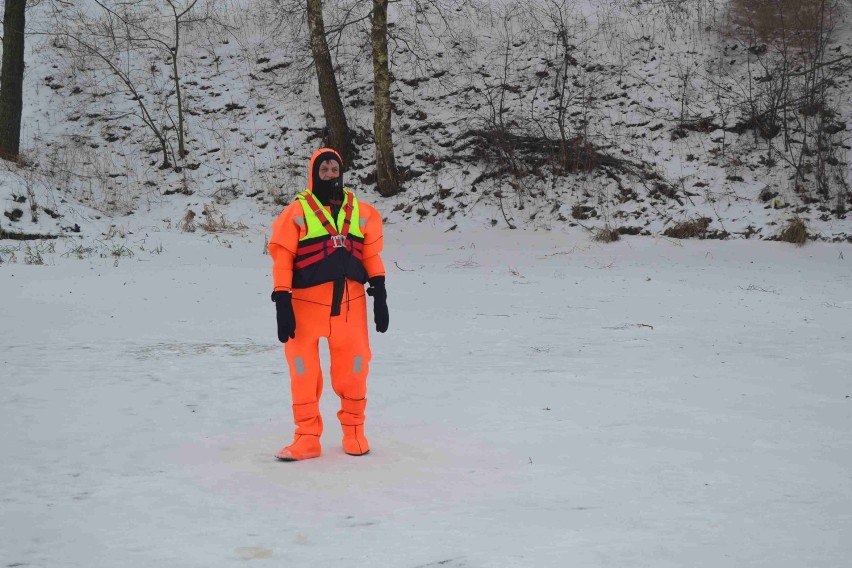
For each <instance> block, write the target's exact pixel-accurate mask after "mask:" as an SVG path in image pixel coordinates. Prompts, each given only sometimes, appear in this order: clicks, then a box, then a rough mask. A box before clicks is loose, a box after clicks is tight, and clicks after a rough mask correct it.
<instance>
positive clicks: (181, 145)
mask: <svg viewBox="0 0 852 568" xmlns="http://www.w3.org/2000/svg"><path fill="white" fill-rule="evenodd" d="M166 2H168V3H169V6H170V7H171V9H172V14H173V16H174V26H175V31H174V36H173V37H174V42H173V43H172V45H171V46H169V55H170V58H171V61H172V72H173V73H174V77H173V78H174V82H175V99H177V115H178V123H177V137H178V156H180V157H181V158H183V157H184V156H186V154H187V151H186V143H185V141H184V136H185V130H184V118H183V96H182V95H181V92H180V71H179V70H178V52H179V51H180V29H181V26H182V25H185V24H187V23H189V22H190V21H191V20H188V19H187V18H186V15H187V14H189V12H190V11H191V10H192V9H193V8H194V7H195V4H196V3H197V2H198V0H191V2H189V4H188V5H187V6H186V7H185V8H183V9H182V10H181V9H180V8H179V7H178V5H177V2H175V1H174V0H166Z"/></svg>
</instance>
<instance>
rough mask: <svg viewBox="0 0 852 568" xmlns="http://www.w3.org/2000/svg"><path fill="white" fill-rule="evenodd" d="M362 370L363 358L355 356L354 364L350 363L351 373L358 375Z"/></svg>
mask: <svg viewBox="0 0 852 568" xmlns="http://www.w3.org/2000/svg"><path fill="white" fill-rule="evenodd" d="M363 368H364V358H363V357H361V356H360V355H356V356H355V362H354V363H352V372H353V373H360V372H361V369H363Z"/></svg>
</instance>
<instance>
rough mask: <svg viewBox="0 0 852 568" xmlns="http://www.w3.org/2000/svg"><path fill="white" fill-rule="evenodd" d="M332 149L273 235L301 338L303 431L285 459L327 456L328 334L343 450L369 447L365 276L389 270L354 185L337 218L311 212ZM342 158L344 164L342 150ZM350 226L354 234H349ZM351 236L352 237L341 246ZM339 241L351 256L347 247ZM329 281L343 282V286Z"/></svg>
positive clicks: (293, 374) (293, 357) (292, 352)
mask: <svg viewBox="0 0 852 568" xmlns="http://www.w3.org/2000/svg"><path fill="white" fill-rule="evenodd" d="M328 152H333V153H334V154H335V155H337V153H336V152H334V151H333V150H329V149H327V148H323V149H320V150H317V151H316V152H315V153H314V155H313V156H312V157H311V162H310V166H309V168H308V189H307V191H306V192H303V194H300V197H301V198H302V199H300V198H297V199H296V200H294V202H293V203H291V204H290V205H289V206H288V207H287V208H286V209H284V211H283V212H282V213H281V214H280V215H279V216H278V218H277V219H276V220H275V222H274V223H273V225H272V237H271V238H270V240H269V253H270V255H271V256H272V261H273V268H272V277H273V284H274V291H275V292H279V291H280V292H288V291H292V304H293V312H294V314H295V320H296V330H295V337H294V338H293V339H290V340H289V341H287V342H286V343H285V344H284V354H285V356H286V358H287V364H288V366H289V370H290V392H291V396H292V403H293V419H294V422H295V424H296V432H295V436H294V439H293V443H292V444H290V445H288V446H286V447H284V448H283V449H282V450H280V451H279V452H278V453H277V454H276V457H278V458H279V459H282V460H288V461H289V460H300V459H307V458H312V457H318V456H319V455H320V453H321V446H320V436H321V434H322V432H323V421H322V416H321V415H320V407H319V401H320V396H321V395H322V389H323V375H322V369H320V357H319V339H320V338H321V337H325V338H326V339H327V340H328V346H329V352H330V355H331V369H330V372H331V386H332V388H333V389H334V392H335V394H337V396H339V397H340V400H341V406H340V411H339V412H338V413H337V417H338V419H339V420H340V424H341V427H342V429H343V449H344V451H345V452H346V453H348V454H352V455H362V454H365V453H367V452H368V451H369V444H368V442H367V439H366V437H365V436H364V409H365V407H366V405H367V398H366V397H367V373H368V371H369V365H370V358H371V352H370V342H369V337H368V331H367V300H366V295H365V289H364V281H366V279H367V278H373V277H376V276H384V274H385V268H384V263H383V262H382V259H381V256H380V255H379V253H380V252H381V251H382V246H383V240H382V218H381V216H380V215H379V213H378V212H377V211H376V210H375V209H374V208H373V207H371V206H370V205H367V204H366V203H362V202H358V201H357V200H356V199H355V196H354V194H352V193H351V192H349V191H348V190H346V195H347V197H346V201H345V204H344V207H342V208H341V211H340V214H339V216H338V219H336V220H334V219H331V208H330V207H328V206H326V207H325V211H327V212H328V213H329V215H328V216H327V217H326V218H325V219H323V213H322V211H317V210H314V211H313V213H312V211H311V210H310V206H316V207H317V208H321V207H322V205H320V204H319V201H317V200H316V199H315V197H314V196H313V195H307V194H309V193H312V192H313V187H314V179H313V178H314V175H315V172H316V168H315V164H314V161H315V160H316V159H317V158H318V157H319V156H320V154H323V153H326V155H328V154H327V153H328ZM337 159H338V161H339V162H340V163H341V164H342V160H340V157H339V155H337ZM353 203H356V204H357V205H356V211H357V213H353V212H352V211H351V209H352V208H351V205H352V204H353ZM344 210H345V211H344ZM317 213H318V214H317ZM355 215H357V219H355V218H354V216H355ZM318 220H319V222H321V223H322V224H323V226H324V227H325V228H324V229H322V231H325V230H326V229H328V232H327V233H325V234H324V236H320V237H317V236H316V235H315V234H314V235H312V234H311V233H312V232H313V233H316V231H317V227H318V226H319V225H317V221H318ZM328 221H332V222H333V223H334V224H333V225H331V224H329V223H328ZM350 222H351V223H352V225H353V226H352V228H351V229H350V228H349V227H348V225H349V223H350ZM347 230H348V231H349V236H347V235H346V234H345V231H347ZM336 231H339V236H338V237H331V238H329V235H328V233H332V234H333V233H334V232H336ZM356 233H360V235H362V237H363V238H361V237H360V236H356ZM341 236H342V237H343V239H341ZM335 239H338V240H337V241H335ZM344 240H345V241H347V242H346V243H345V246H342V245H341V243H342V242H343V241H344ZM338 246H341V248H343V249H346V250H348V251H349V253H348V254H347V252H346V251H345V250H344V251H340V250H339V249H338ZM303 251H308V252H307V253H303ZM332 253H333V254H339V255H342V256H346V261H345V262H348V263H350V264H349V267H350V269H348V270H346V269H344V272H345V274H344V275H341V272H340V270H339V268H338V267H339V266H342V265H341V263H340V262H337V261H336V260H335V257H332V256H329V254H332ZM358 257H360V258H358ZM328 278H332V279H333V280H337V283H335V282H334V281H333V280H327V279H328ZM323 280H327V281H323ZM359 280H362V281H359Z"/></svg>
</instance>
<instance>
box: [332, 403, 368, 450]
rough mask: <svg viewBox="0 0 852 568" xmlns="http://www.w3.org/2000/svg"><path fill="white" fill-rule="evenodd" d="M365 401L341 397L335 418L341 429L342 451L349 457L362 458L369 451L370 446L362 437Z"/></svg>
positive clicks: (365, 438)
mask: <svg viewBox="0 0 852 568" xmlns="http://www.w3.org/2000/svg"><path fill="white" fill-rule="evenodd" d="M366 406H367V399H366V398H362V399H360V400H352V399H350V398H345V397H342V398H341V399H340V411H339V412H338V413H337V418H338V419H339V420H340V426H341V427H342V428H343V451H344V452H346V453H347V454H349V455H350V456H363V455H364V454H366V453H367V452H369V451H370V444H369V442H367V437H366V436H364V408H366Z"/></svg>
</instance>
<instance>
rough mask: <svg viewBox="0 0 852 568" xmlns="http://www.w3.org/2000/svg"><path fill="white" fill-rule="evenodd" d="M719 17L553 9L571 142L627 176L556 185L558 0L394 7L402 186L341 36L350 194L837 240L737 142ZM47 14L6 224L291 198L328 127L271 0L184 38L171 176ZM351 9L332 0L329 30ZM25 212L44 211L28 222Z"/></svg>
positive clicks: (390, 204) (478, 213) (237, 206)
mask: <svg viewBox="0 0 852 568" xmlns="http://www.w3.org/2000/svg"><path fill="white" fill-rule="evenodd" d="M81 5H84V4H81ZM728 5H729V3H728V2H716V1H713V0H694V1H691V2H686V3H678V4H677V6H675V5H674V4H669V3H663V4H659V5H656V4H645V3H635V2H625V1H622V0H607V1H605V2H577V3H571V4H564V5H559V6H561V7H562V8H561V9H562V10H564V15H565V18H566V21H567V22H568V28H567V32H568V33H569V34H570V38H569V39H570V42H571V43H570V44H571V45H572V46H573V50H572V52H571V58H572V60H573V61H574V62H575V64H574V65H573V66H572V67H571V68H570V76H571V81H572V82H573V85H574V86H573V87H572V89H571V93H572V96H573V97H574V98H573V99H572V102H571V103H570V104H569V106H568V108H567V111H568V113H569V121H568V128H569V130H570V133H572V134H573V133H580V134H582V135H583V136H584V137H586V139H587V140H588V141H589V142H590V143H591V144H593V145H594V146H595V148H597V150H598V151H599V152H601V153H602V155H605V156H607V157H609V158H610V159H612V160H618V161H621V162H623V168H621V169H619V168H610V169H599V170H596V171H593V172H589V173H582V172H581V173H576V174H570V175H567V176H566V175H554V171H553V166H552V163H551V162H552V160H550V161H548V160H546V159H544V158H547V156H546V155H544V157H542V154H539V153H537V151H538V150H536V148H537V147H539V146H541V141H540V140H538V139H537V138H536V137H537V136H542V135H546V136H547V137H548V138H549V139H551V140H553V139H554V138H555V137H556V136H557V132H556V131H555V123H554V122H553V104H554V103H553V99H552V96H551V95H549V93H550V91H551V90H552V88H553V81H554V79H555V76H556V74H557V68H558V64H559V62H560V59H559V58H560V57H561V55H560V53H559V52H558V50H557V49H556V48H555V46H554V41H555V40H554V37H555V36H554V28H553V23H552V21H551V20H550V17H551V16H552V15H553V11H554V10H555V9H556V7H557V5H556V4H554V5H553V6H550V5H548V4H546V3H533V4H528V5H527V4H524V5H520V4H511V3H509V4H505V5H504V4H500V3H495V4H484V5H469V4H460V5H457V6H456V5H447V6H444V10H445V11H444V13H443V17H442V16H439V15H438V14H436V13H435V12H434V9H433V8H429V9H427V10H425V11H423V10H421V11H418V10H414V9H413V8H412V6H410V5H409V4H400V5H398V6H395V7H394V9H393V10H392V13H391V23H392V24H393V25H392V29H393V33H394V38H395V41H393V42H392V45H391V47H392V49H393V54H392V62H393V65H394V68H393V73H394V78H395V82H394V87H393V89H394V91H393V97H394V103H395V114H394V128H395V133H394V135H395V142H396V156H397V160H398V163H399V165H400V167H401V168H402V170H403V171H404V172H405V175H406V177H408V178H409V179H408V180H407V181H406V182H405V186H404V187H405V191H404V193H402V194H401V195H399V196H397V197H395V198H391V199H380V198H379V197H378V196H377V195H376V194H375V192H374V189H373V185H372V181H371V180H370V174H371V173H372V156H373V150H372V144H371V141H370V138H371V134H370V132H371V128H372V88H371V83H370V81H371V78H372V69H371V66H370V60H369V57H368V55H367V54H366V53H365V51H364V49H365V47H364V43H363V41H362V40H363V37H364V35H363V34H364V33H366V28H364V27H363V26H364V25H365V24H364V23H363V22H362V23H361V24H360V25H361V27H358V26H356V27H354V28H351V29H350V32H349V33H347V34H344V35H343V36H342V37H341V38H339V39H340V41H339V42H337V39H338V37H337V36H334V40H335V43H334V46H335V50H334V52H335V57H336V58H337V62H338V64H339V67H338V73H339V82H340V85H341V94H342V96H343V99H344V104H345V105H346V110H347V115H348V119H349V122H350V126H351V128H352V129H353V130H354V131H355V133H356V135H357V137H358V138H357V140H358V144H359V148H360V152H361V154H360V156H359V158H358V159H357V160H356V161H355V163H354V164H352V168H351V169H350V171H349V172H348V173H347V179H348V181H349V184H350V185H351V186H352V187H353V188H354V189H356V190H358V191H359V192H360V193H361V194H362V195H365V196H367V197H369V198H372V199H373V200H379V201H381V203H382V208H383V210H384V211H386V215H387V217H388V218H389V220H392V221H394V222H400V223H409V222H418V221H420V222H423V221H426V220H429V221H432V222H433V223H437V224H440V225H441V226H443V227H445V228H451V227H454V226H455V227H463V226H464V225H466V224H471V225H474V226H500V227H505V226H509V225H511V226H514V227H519V228H533V229H544V230H550V229H554V228H556V229H558V228H562V227H566V226H568V227H576V228H577V229H578V230H582V229H580V227H581V226H582V227H583V228H585V229H587V230H589V231H595V230H597V229H600V228H604V227H610V228H612V229H621V230H622V232H628V233H634V232H640V233H642V234H651V235H659V234H662V233H663V232H664V231H665V230H666V229H669V228H671V227H673V226H674V225H676V224H677V223H680V222H683V221H687V220H691V219H697V218H701V217H706V218H707V219H709V220H710V226H709V228H708V231H707V233H706V234H707V235H709V236H715V237H720V236H726V235H727V236H729V237H732V238H742V237H749V236H757V237H758V238H762V239H772V238H775V237H776V236H777V234H778V233H779V232H780V230H781V228H782V227H783V225H784V224H785V223H786V222H787V221H789V219H790V218H792V217H794V216H799V217H801V218H802V219H804V220H805V221H806V222H807V224H808V226H809V228H810V231H811V233H812V235H813V238H817V239H821V240H844V239H846V238H847V236H848V235H849V234H850V221H849V219H850V218H849V216H848V215H845V214H843V215H838V214H836V213H832V212H831V209H832V208H834V207H835V206H836V203H835V202H834V201H830V202H824V203H813V204H808V203H805V202H804V201H803V198H802V196H800V195H799V194H797V192H796V190H795V187H794V184H793V182H792V181H791V178H790V174H791V170H790V168H789V167H788V166H787V165H786V164H785V162H784V160H783V159H782V158H781V157H779V156H776V158H775V162H777V163H776V164H775V165H773V166H766V165H765V164H763V163H762V162H761V159H762V157H763V156H764V154H765V153H766V148H765V147H764V145H765V144H764V142H763V141H759V143H757V144H756V143H755V141H754V132H753V131H745V132H742V133H740V134H737V133H733V132H731V131H730V129H731V128H732V127H733V126H734V125H735V124H736V123H737V122H738V121H740V120H742V111H741V109H739V108H738V106H737V104H739V103H737V102H736V101H737V100H739V99H737V94H738V93H740V91H742V89H744V88H745V87H744V81H745V80H746V78H747V76H748V74H749V73H752V74H756V73H757V71H755V70H754V69H758V68H759V67H760V65H762V64H764V63H766V61H764V60H760V57H759V56H755V55H753V54H750V52H749V51H748V47H749V45H748V42H747V41H745V40H744V39H743V38H742V37H741V36H740V35H736V33H735V31H734V30H732V26H731V24H730V20H729V18H728ZM57 6H58V8H56V9H57V10H59V12H58V13H56V14H54V13H51V12H49V7H47V6H37V7H35V8H34V9H33V10H32V14H31V17H30V22H31V24H30V25H31V27H32V31H33V32H34V35H33V36H31V38H30V39H31V42H30V52H29V55H28V72H27V77H26V85H25V89H26V92H27V97H26V101H27V106H26V109H25V122H24V139H25V143H24V145H25V156H26V157H27V159H28V160H29V161H30V162H31V163H32V164H34V168H33V169H32V170H21V169H19V168H16V167H14V166H9V165H7V164H2V168H0V192H2V193H0V201H2V203H3V206H4V208H5V209H4V212H9V213H14V211H15V210H16V209H18V210H20V211H21V213H20V214H19V215H18V217H19V218H18V219H17V220H15V221H12V220H10V218H8V217H3V218H2V219H0V222H2V225H0V226H2V227H3V228H4V230H7V231H16V232H17V231H22V232H29V233H40V234H52V235H56V234H66V235H67V234H72V235H76V234H77V231H82V233H83V234H84V236H86V237H87V238H89V239H92V238H97V237H98V236H100V235H102V234H104V233H105V232H107V230H108V227H109V225H110V224H114V225H116V226H117V227H124V228H125V230H134V228H137V227H139V226H141V225H149V224H150V223H151V222H152V220H153V222H155V223H157V224H158V226H159V227H161V228H174V227H176V226H178V225H179V221H180V220H181V219H182V218H183V216H184V215H186V214H187V212H188V211H192V212H193V214H195V215H198V216H200V215H201V214H202V211H203V209H204V207H205V206H207V207H208V208H215V209H216V211H217V213H218V214H219V215H223V216H224V218H225V219H226V220H227V221H228V223H230V224H231V225H233V226H238V225H239V224H247V225H253V226H257V227H259V226H261V225H264V224H266V223H267V222H268V218H269V217H270V216H271V215H274V214H275V213H277V211H280V209H281V207H282V206H283V205H284V204H286V203H287V202H288V201H289V199H290V198H291V197H292V195H293V194H294V193H295V192H297V191H299V190H301V189H302V187H303V185H304V168H305V163H306V161H307V159H308V157H309V156H310V154H311V153H312V151H313V150H314V149H315V147H316V146H317V145H318V144H319V137H320V134H321V129H322V127H323V126H324V122H323V120H322V112H321V107H320V105H319V99H318V96H317V92H316V85H315V80H314V79H313V76H312V69H311V65H310V63H311V62H310V58H309V52H308V50H307V45H306V43H305V39H304V34H305V29H304V26H303V25H302V23H301V20H300V19H299V18H296V19H295V20H292V21H290V20H284V21H281V20H280V18H279V17H278V15H277V13H276V12H275V10H274V9H273V8H272V7H270V6H269V5H267V4H266V3H264V2H260V3H244V2H240V1H236V0H235V1H233V2H228V3H221V4H220V6H221V8H222V9H221V11H220V12H219V14H218V17H219V18H220V19H221V20H222V21H223V22H224V23H226V24H228V25H229V26H230V28H229V30H224V28H216V29H215V30H213V31H211V30H210V29H208V28H204V29H201V28H198V27H195V28H191V29H188V30H186V32H185V37H184V44H185V45H184V48H183V49H184V53H185V56H184V58H183V59H182V61H181V65H182V66H181V74H182V88H183V90H184V93H185V95H186V104H187V112H188V117H187V119H188V123H187V133H188V142H189V143H188V148H189V152H190V153H189V156H188V157H187V159H186V161H185V163H184V168H183V170H182V171H180V172H176V171H173V170H171V169H165V170H161V169H160V168H159V165H160V162H161V157H160V156H159V155H158V153H157V150H156V143H155V141H154V140H153V138H152V136H151V134H150V132H148V131H147V130H146V128H145V127H144V126H143V125H142V123H141V122H140V120H139V119H138V117H136V116H134V113H137V112H138V110H137V109H136V106H135V103H134V102H133V100H132V99H131V97H129V96H127V95H126V94H125V93H122V92H121V89H120V88H119V85H117V83H116V82H115V80H114V78H111V77H110V75H109V74H106V73H103V72H101V71H97V70H96V69H97V66H96V65H94V64H88V65H83V64H79V63H72V62H70V60H69V58H68V49H67V43H68V42H67V41H65V42H64V43H63V41H60V40H61V38H59V39H55V38H52V37H51V36H50V35H38V33H39V32H45V33H48V34H49V33H50V32H51V31H52V30H53V29H54V23H55V22H56V21H57V20H56V19H55V18H59V20H62V19H63V18H64V17H66V16H67V15H68V14H69V13H70V11H72V10H75V9H76V8H75V7H68V6H65V5H57ZM347 7H348V5H347V4H346V3H345V2H344V3H340V4H338V3H334V2H331V3H328V4H327V9H326V17H327V24H328V25H329V27H330V28H333V27H334V25H335V24H337V23H339V22H340V20H341V17H342V14H343V13H346V12H345V10H346V8H347ZM361 9H363V7H362V8H358V7H356V8H355V9H354V11H353V12H352V14H353V15H359V14H360V12H359V10H361ZM427 24H430V25H429V26H427ZM737 33H738V32H737ZM849 38H850V27H849V22H848V19H847V17H846V13H845V12H841V13H840V14H839V17H838V20H837V25H836V31H835V33H834V36H833V39H832V42H831V44H830V45H829V49H830V51H831V53H832V54H833V55H832V57H834V56H835V55H836V56H837V57H841V56H843V55H845V54H848V53H849ZM766 57H768V56H766ZM764 59H765V58H764ZM129 65H130V67H131V68H132V69H134V70H135V72H136V73H138V74H139V77H140V79H139V80H140V82H142V81H143V79H142V78H145V79H144V80H145V81H149V83H150V84H148V83H144V84H145V85H147V86H148V87H149V90H150V92H149V93H148V94H147V95H146V96H148V97H149V98H150V99H152V100H156V99H157V97H162V96H163V93H166V92H168V89H169V84H168V81H167V78H168V72H169V71H168V67H167V65H166V63H165V62H162V61H158V62H157V64H155V65H153V67H152V69H155V71H154V73H153V77H154V78H153V79H149V78H147V77H148V75H151V72H149V70H148V67H149V63H148V62H147V61H146V60H145V58H144V57H142V56H141V55H139V56H137V57H135V58H130V60H129ZM145 73H148V75H145ZM849 82H850V76H849V73H848V70H846V71H841V72H840V73H839V75H838V76H837V77H836V88H835V90H834V91H832V93H831V100H830V102H831V103H832V104H833V105H834V106H835V107H836V110H837V112H838V113H839V115H838V117H837V119H836V123H837V125H838V126H837V127H838V128H840V127H841V126H842V127H843V129H842V130H841V131H840V132H839V133H838V134H837V135H836V136H835V141H834V143H836V144H839V146H838V148H839V150H838V151H839V152H840V153H841V154H842V155H841V156H840V159H841V166H839V167H840V168H841V169H842V168H843V167H845V168H846V170H845V174H846V179H847V180H848V177H849V176H848V166H842V164H848V161H849V160H848V157H849V156H848V153H849V146H850V145H849V137H848V132H849V129H847V128H846V123H847V122H848V120H849V117H850V112H852V109H850V108H849V105H848V101H846V100H845V97H843V93H844V92H846V91H847V90H848V88H849ZM758 85H759V84H758ZM501 101H502V104H503V105H504V107H505V108H504V112H502V113H499V114H500V116H502V119H501V120H502V122H503V123H504V124H506V125H507V128H508V131H509V132H510V133H511V134H512V135H513V136H520V137H527V138H528V139H529V140H532V142H531V144H532V146H533V149H534V150H535V151H533V152H532V153H530V152H528V151H529V148H526V149H525V150H523V149H522V148H521V147H519V148H518V150H517V152H518V153H517V156H516V161H517V164H520V166H519V171H520V174H518V176H519V177H513V175H508V174H505V173H503V174H500V175H498V173H499V171H500V168H501V167H503V166H505V164H503V163H502V162H501V161H500V160H499V159H498V158H497V157H496V156H495V151H496V150H495V148H493V147H490V146H488V144H486V143H485V142H484V140H483V139H482V138H481V137H480V136H479V135H478V134H477V133H478V132H482V130H483V128H486V127H487V126H488V124H489V123H490V122H493V121H494V120H495V116H496V115H495V105H498V106H499V104H498V103H500V102H501ZM700 118H712V123H713V124H714V125H716V126H721V125H722V124H723V123H724V126H725V128H726V129H728V130H724V129H721V128H716V129H715V130H710V131H707V132H699V131H685V132H684V134H685V136H681V134H680V133H678V132H677V131H678V125H679V123H680V121H681V120H682V119H686V120H697V119H700ZM536 140H538V142H537V141H536ZM776 143H778V140H776ZM536 145H538V146H536ZM521 146H523V145H521ZM539 149H540V148H539ZM525 152H526V153H527V154H530V155H526V154H525ZM542 160H544V161H542ZM517 164H516V165H517ZM624 168H626V170H625V169H624ZM7 169H8V170H9V171H5V170H7ZM631 172H632V173H631ZM27 180H29V181H27ZM30 192H32V195H30ZM761 195H763V196H768V195H772V196H774V197H772V198H767V197H763V198H762V197H761ZM21 198H24V199H25V201H21ZM30 209H35V210H37V211H38V212H39V214H38V215H37V218H36V219H35V220H33V218H32V217H33V216H32V215H31V214H30V213H29V210H30ZM48 209H49V210H50V212H47V210H48ZM54 215H61V217H54ZM138 217H142V219H137V218H138ZM578 217H579V218H578ZM105 218H106V219H105ZM254 218H257V219H258V221H257V223H254V224H253V222H252V219H254ZM75 225H76V227H75Z"/></svg>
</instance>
